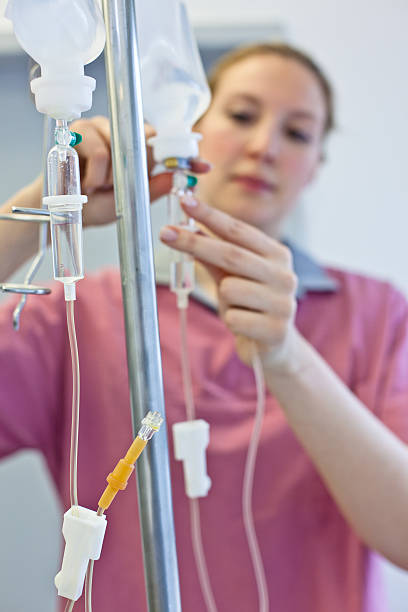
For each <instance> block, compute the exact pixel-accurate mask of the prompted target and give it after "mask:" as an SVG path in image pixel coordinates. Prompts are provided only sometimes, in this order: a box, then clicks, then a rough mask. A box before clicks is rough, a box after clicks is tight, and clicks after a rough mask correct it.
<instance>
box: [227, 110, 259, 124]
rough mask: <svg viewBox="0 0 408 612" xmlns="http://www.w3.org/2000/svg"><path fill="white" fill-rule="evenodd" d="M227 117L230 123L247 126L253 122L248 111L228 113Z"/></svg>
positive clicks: (253, 118)
mask: <svg viewBox="0 0 408 612" xmlns="http://www.w3.org/2000/svg"><path fill="white" fill-rule="evenodd" d="M228 116H229V118H230V119H231V120H232V121H235V122H236V123H241V124H244V125H245V124H247V125H249V124H250V123H253V121H254V120H255V116H254V114H253V113H251V112H249V111H229V112H228Z"/></svg>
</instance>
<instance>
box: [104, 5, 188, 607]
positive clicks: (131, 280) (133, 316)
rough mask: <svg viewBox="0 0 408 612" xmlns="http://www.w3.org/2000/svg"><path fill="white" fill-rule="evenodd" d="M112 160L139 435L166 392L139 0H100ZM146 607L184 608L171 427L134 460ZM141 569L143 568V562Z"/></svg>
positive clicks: (132, 395) (132, 396) (132, 397)
mask: <svg viewBox="0 0 408 612" xmlns="http://www.w3.org/2000/svg"><path fill="white" fill-rule="evenodd" d="M103 12H104V18H105V23H106V28H107V42H106V49H105V60H106V75H107V87H108V98H109V111H110V120H111V132H112V165H113V174H114V184H115V200H116V209H117V215H118V222H117V226H118V241H119V254H120V267H121V276H122V292H123V302H124V310H125V325H126V342H127V354H128V370H129V386H130V401H131V411H132V422H133V429H134V435H136V428H137V426H138V424H139V423H140V421H141V419H142V418H143V416H144V414H145V413H146V412H147V411H148V410H153V411H154V410H157V411H159V412H160V413H161V414H162V415H163V416H164V414H165V412H164V395H163V382H162V370H161V357H160V343H159V332H158V320H157V304H156V288H155V282H154V266H153V249H152V238H151V226H150V201H149V189H148V183H147V163H146V154H145V138H144V125H143V112H142V105H141V85H140V72H139V59H138V51H137V36H136V9H135V3H134V0H103ZM137 472H138V478H137V483H138V489H139V495H138V498H139V510H140V522H141V534H142V540H143V542H142V543H143V554H144V569H145V580H146V591H147V601H148V609H149V612H180V611H181V602H180V592H179V580H178V569H177V556H176V545H175V534H174V524H173V512H172V501H171V486H170V470H169V459H168V448H167V434H166V429H165V428H163V429H162V431H161V432H160V436H157V438H156V439H155V440H154V443H153V444H151V445H150V446H149V447H148V449H147V452H145V453H144V454H143V456H142V458H141V460H140V461H138V462H137ZM137 571H140V570H139V569H138V570H137Z"/></svg>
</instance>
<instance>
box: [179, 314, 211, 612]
mask: <svg viewBox="0 0 408 612" xmlns="http://www.w3.org/2000/svg"><path fill="white" fill-rule="evenodd" d="M179 315H180V336H181V369H182V377H183V390H184V401H185V404H186V413H187V419H188V420H189V421H192V420H194V419H195V406H194V395H193V385H192V379H191V370H190V362H189V359H188V349H187V308H179ZM189 502H190V524H191V539H192V542H193V552H194V559H195V562H196V566H197V572H198V579H199V582H200V586H201V592H202V594H203V598H204V601H205V605H206V607H207V612H217V606H216V605H215V599H214V595H213V592H212V590H211V584H210V578H209V575H208V569H207V565H206V561H205V555H204V549H203V540H202V537H201V536H202V531H201V521H200V502H199V500H198V499H190V500H189Z"/></svg>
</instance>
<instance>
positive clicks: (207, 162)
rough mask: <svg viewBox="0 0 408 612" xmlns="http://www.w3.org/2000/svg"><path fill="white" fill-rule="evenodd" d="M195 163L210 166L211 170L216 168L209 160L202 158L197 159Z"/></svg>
mask: <svg viewBox="0 0 408 612" xmlns="http://www.w3.org/2000/svg"><path fill="white" fill-rule="evenodd" d="M195 161H197V162H199V163H200V164H206V165H207V166H209V168H210V170H211V169H212V168H213V167H214V166H213V164H212V163H211V162H209V161H208V159H203V158H202V157H197V158H196V159H195Z"/></svg>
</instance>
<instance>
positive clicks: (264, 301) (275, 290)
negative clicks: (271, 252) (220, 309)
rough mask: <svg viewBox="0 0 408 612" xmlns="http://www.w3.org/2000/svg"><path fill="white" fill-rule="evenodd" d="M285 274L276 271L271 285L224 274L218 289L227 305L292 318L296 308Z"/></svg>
mask: <svg viewBox="0 0 408 612" xmlns="http://www.w3.org/2000/svg"><path fill="white" fill-rule="evenodd" d="M287 289H288V288H287V286H286V280H285V276H284V275H283V276H282V275H280V274H279V273H277V275H276V278H275V279H274V283H273V286H272V285H264V284H262V283H256V282H254V281H249V280H246V279H243V278H239V277H234V276H226V277H225V278H224V279H223V280H222V281H221V283H220V285H219V288H218V291H219V295H220V297H221V298H222V300H223V302H224V303H225V304H226V305H227V306H228V307H235V308H246V309H248V310H257V311H259V312H265V313H269V314H270V315H273V316H276V317H279V318H280V317H283V318H288V319H290V318H293V315H294V313H295V310H296V302H295V298H294V292H293V291H291V290H289V291H288V290H287Z"/></svg>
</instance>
